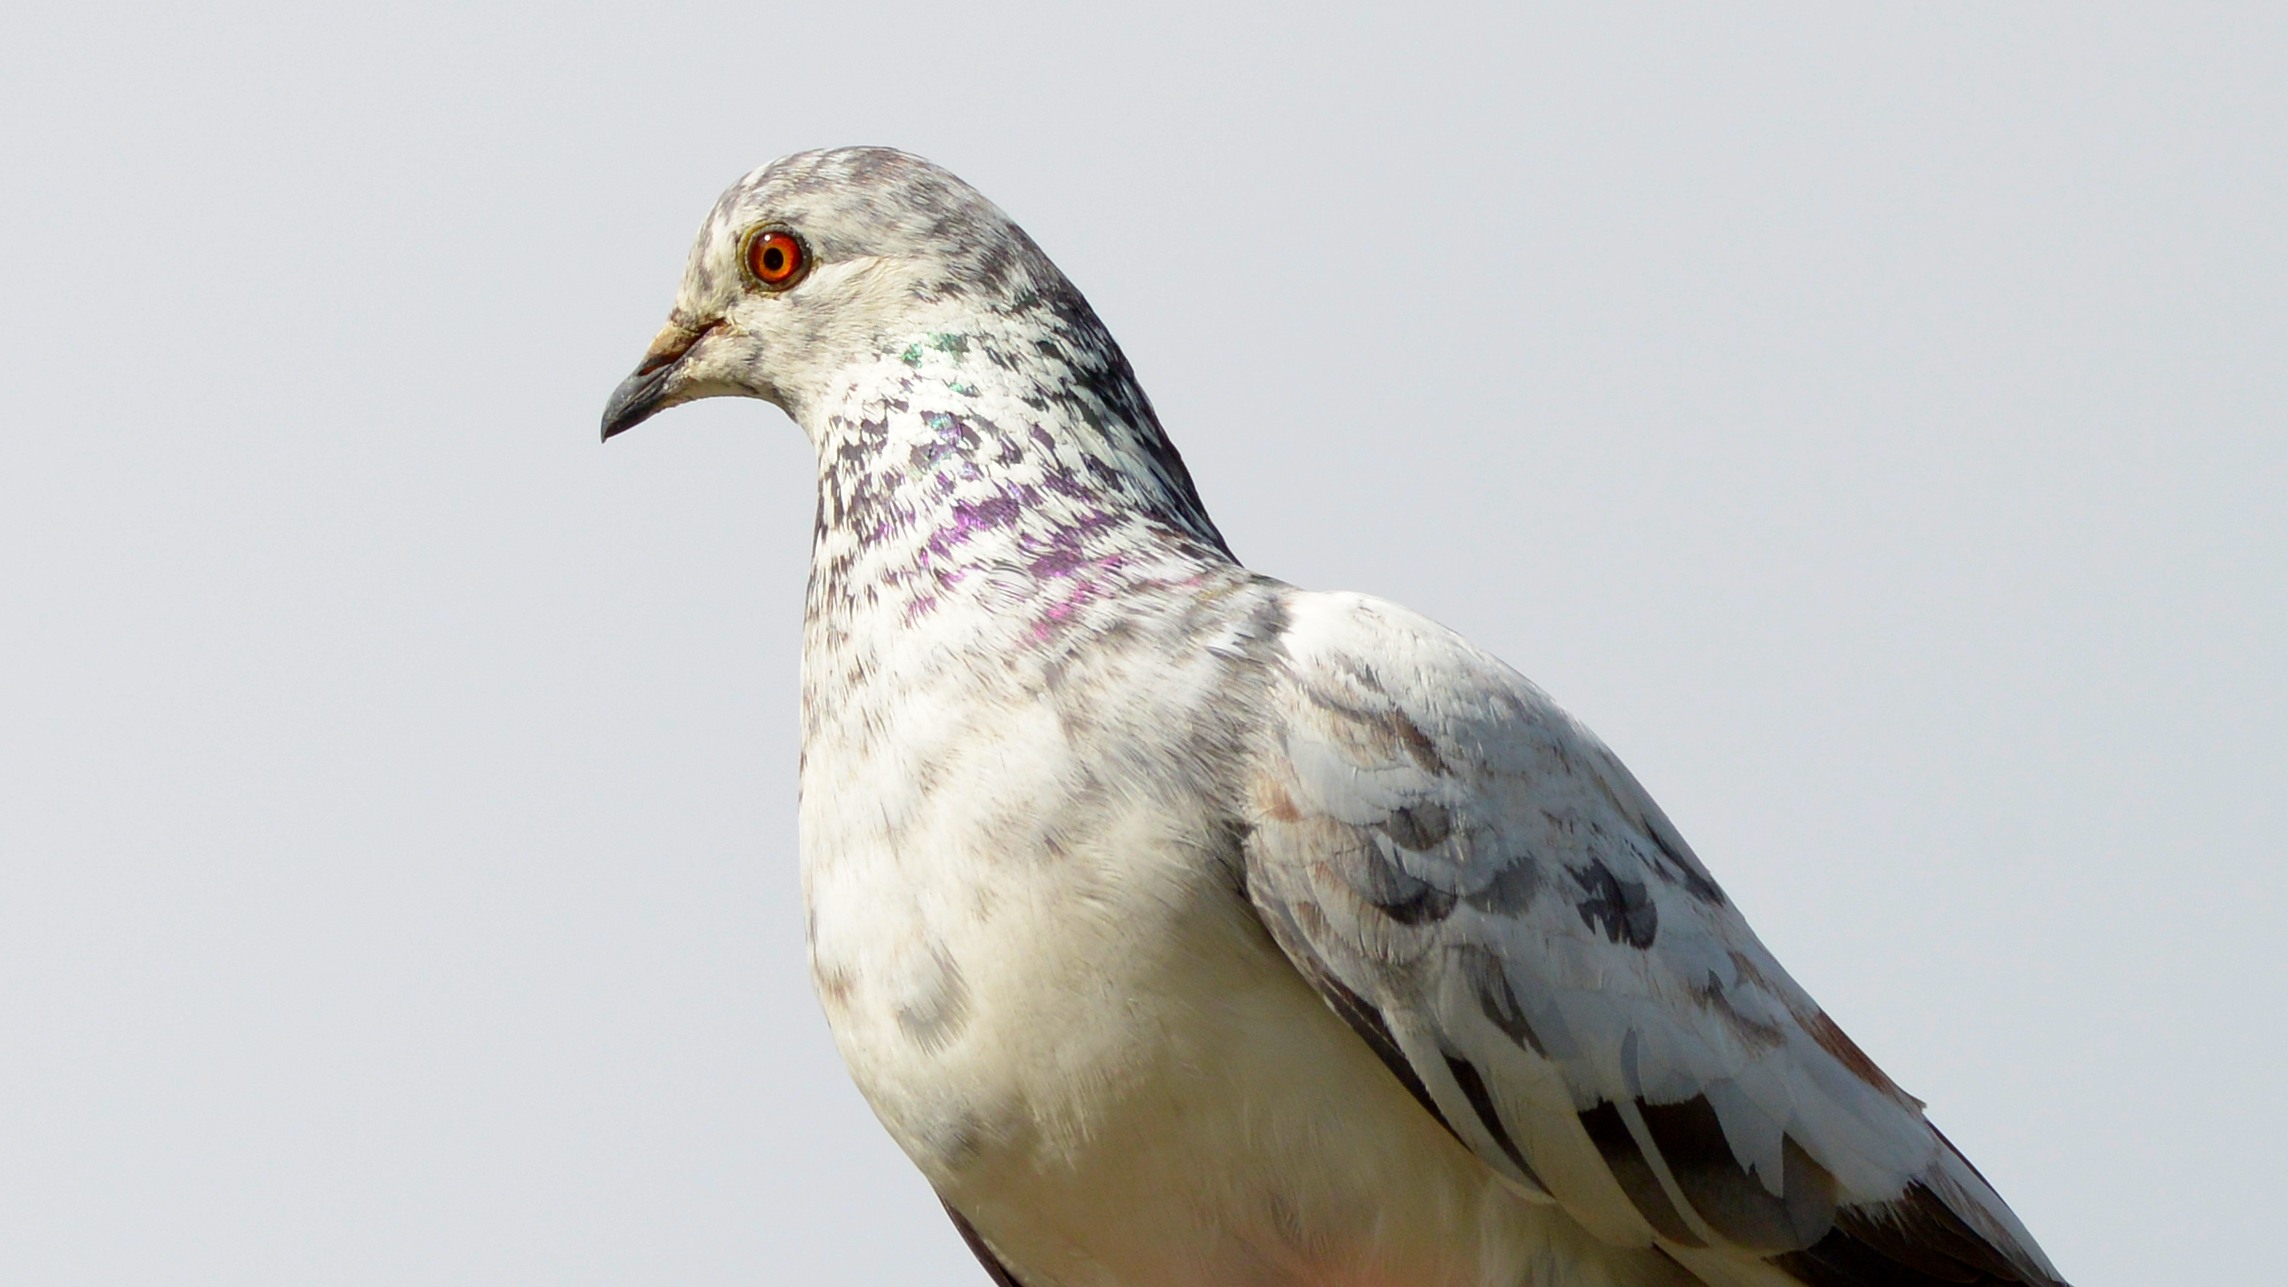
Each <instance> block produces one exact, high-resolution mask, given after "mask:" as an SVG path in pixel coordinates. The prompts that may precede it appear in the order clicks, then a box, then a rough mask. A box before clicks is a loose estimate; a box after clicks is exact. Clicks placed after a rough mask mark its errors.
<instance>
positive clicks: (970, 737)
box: [801, 659, 1246, 1179]
mask: <svg viewBox="0 0 2288 1287" xmlns="http://www.w3.org/2000/svg"><path fill="white" fill-rule="evenodd" d="M822 664H825V665H833V664H834V663H833V661H832V660H831V659H826V660H825V661H824V662H823V663H822ZM868 672H869V673H868V678H867V680H866V682H862V683H857V684H850V685H846V686H844V687H842V688H841V690H840V691H839V692H837V693H836V694H835V695H834V697H833V699H832V700H831V703H830V706H831V708H830V709H820V706H821V705H827V704H828V703H825V702H824V701H823V700H822V699H821V698H820V696H819V695H818V694H816V693H815V692H814V693H813V695H812V699H811V701H810V705H811V707H812V709H811V711H810V712H809V714H808V716H807V718H806V736H805V742H804V754H803V770H802V808H801V824H802V856H803V883H804V895H805V900H806V906H807V910H808V915H809V932H810V950H811V962H812V970H813V978H814V981H815V983H816V985H817V988H818V993H819V996H820V999H821V1001H822V1003H823V1005H824V1008H825V1010H826V1014H827V1018H828V1021H829V1023H830V1025H831V1026H832V1028H833V1031H834V1035H835V1039H836V1041H837V1043H838V1044H839V1046H840V1047H841V1050H842V1053H843V1056H844V1058H845V1059H846V1061H847V1062H848V1063H849V1066H850V1069H851V1072H852V1074H853V1076H854V1077H855V1078H856V1080H857V1082H858V1084H859V1086H860V1088H861V1089H862V1090H863V1091H864V1092H865V1093H866V1095H867V1098H868V1099H869V1101H870V1102H871V1103H872V1104H873V1106H874V1108H875V1110H876V1111H877V1112H878V1113H879V1114H880V1115H881V1116H882V1118H883V1120H884V1122H885V1124H887V1125H888V1126H889V1128H890V1130H891V1131H892V1133H893V1134H894V1135H896V1137H897V1138H898V1141H899V1143H900V1144H902V1145H903V1146H904V1147H905V1148H906V1149H907V1151H908V1152H909V1153H910V1154H912V1155H913V1156H914V1158H915V1159H916V1161H918V1162H919V1163H921V1165H922V1166H923V1168H924V1169H925V1170H927V1171H929V1172H930V1173H931V1176H932V1178H933V1179H943V1178H944V1177H946V1176H948V1175H950V1174H951V1173H953V1172H954V1171H957V1170H959V1169H961V1168H963V1167H964V1166H968V1165H971V1164H974V1163H975V1162H976V1161H977V1160H978V1158H979V1157H981V1156H982V1155H984V1154H986V1153H989V1152H995V1151H1007V1150H1010V1149H1018V1150H1022V1149H1026V1148H1032V1147H1036V1146H1038V1145H1039V1143H1040V1140H1041V1139H1042V1137H1043V1135H1042V1133H1043V1132H1047V1133H1048V1134H1050V1135H1055V1134H1058V1133H1060V1132H1064V1131H1067V1130H1069V1129H1079V1127H1078V1126H1077V1124H1076V1122H1075V1120H1074V1119H1075V1118H1076V1117H1078V1116H1085V1115H1087V1114H1089V1113H1091V1112H1094V1111H1096V1108H1095V1107H1094V1106H1091V1105H1089V1104H1086V1103H1081V1102H1077V1100H1076V1097H1075V1096H1074V1095H1073V1094H1071V1093H1070V1092H1071V1089H1072V1088H1073V1087H1076V1086H1094V1087H1103V1088H1109V1087H1112V1086H1113V1085H1114V1084H1115V1083H1117V1082H1118V1081H1119V1080H1120V1079H1121V1078H1123V1077H1128V1076H1141V1075H1146V1069H1145V1065H1146V1064H1148V1063H1149V1062H1150V1058H1149V1055H1148V1052H1149V1049H1150V1047H1151V1046H1152V1044H1153V1041H1154V1036H1153V1034H1154V1031H1155V1029H1156V1027H1157V1026H1159V1025H1162V1024H1164V1023H1165V1022H1167V1019H1166V1017H1165V1016H1164V1015H1162V1014H1161V1013H1159V1010H1160V1009H1161V1008H1163V999H1164V998H1166V997H1168V996H1169V994H1171V993H1172V992H1176V991H1180V990H1181V988H1182V987H1183V984H1182V982H1181V980H1178V979H1175V978H1171V977H1170V974H1171V971H1172V970H1173V971H1177V972H1180V971H1181V970H1182V969H1185V968H1189V966H1187V965H1184V964H1183V963H1181V962H1180V961H1179V960H1176V959H1173V958H1175V957H1176V956H1177V954H1178V953H1182V952H1189V953H1195V954H1196V952H1197V951H1198V950H1199V946H1200V945H1199V942H1198V940H1201V939H1203V938H1204V939H1215V938H1224V939H1229V938H1231V937H1232V936H1233V935H1235V934H1238V933H1240V932H1241V931H1242V930H1243V929H1244V928H1245V926H1244V923H1243V921H1242V917H1243V916H1244V914H1245V911H1246V909H1245V905H1244V901H1243V900H1242V899H1241V898H1240V896H1239V895H1238V894H1237V893H1236V892H1235V883H1236V882H1235V878H1234V877H1233V875H1232V871H1233V867H1232V864H1231V861H1230V860H1231V855H1230V854H1228V853H1222V852H1217V845H1218V843H1219V840H1218V837H1219V836H1220V835H1221V834H1223V833H1222V832H1221V831H1220V830H1219V828H1218V826H1217V824H1216V822H1215V821H1214V819H1213V818H1211V817H1208V816H1205V815H1204V811H1203V808H1202V805H1201V803H1200V802H1199V801H1198V800H1197V799H1193V798H1190V797H1188V796H1185V795H1180V794H1179V793H1177V792H1175V791H1172V790H1161V791H1155V790H1154V788H1153V784H1152V783H1151V782H1150V781H1149V776H1150V775H1148V774H1147V775H1143V776H1142V777H1140V776H1139V775H1138V773H1137V771H1136V767H1135V766H1134V765H1133V764H1124V763H1119V762H1116V761H1118V760H1120V759H1121V758H1122V757H1121V756H1120V755H1118V754H1117V753H1114V752H1112V751H1110V750H1109V749H1108V747H1107V746H1106V744H1105V743H1104V741H1103V740H1102V739H1099V738H1092V737H1089V736H1087V735H1085V734H1084V733H1083V732H1082V730H1079V729H1077V728H1075V727H1074V724H1073V716H1072V713H1071V711H1070V710H1068V709H1066V708H1065V706H1064V704H1063V703H1062V702H1060V701H1059V700H1057V697H1056V695H1055V694H1053V693H1050V692H1049V691H1048V690H1047V689H1046V688H1045V687H1044V686H1043V685H1041V684H1039V683H1037V682H1027V681H1026V680H1025V678H1024V677H1022V676H1012V675H1010V674H1009V673H1007V668H1006V667H1004V666H1002V665H1001V663H999V662H998V661H992V660H988V661H986V662H985V663H983V665H980V664H979V663H978V662H976V661H975V660H958V661H948V662H946V663H945V664H943V665H937V666H933V665H930V664H914V665H908V666H904V667H899V666H894V665H886V664H879V663H877V664H875V665H872V666H870V667H869V668H868ZM989 672H990V673H989ZM834 673H837V674H839V673H842V672H841V670H840V669H839V667H837V669H836V670H835V672H834ZM1128 696H1129V695H1128V694H1124V693H1121V692H1117V691H1106V692H1102V693H1098V694H1096V695H1095V696H1094V698H1093V700H1096V701H1101V702H1105V703H1110V704H1114V705H1117V704H1119V703H1121V702H1122V701H1123V700H1125V699H1126V698H1127V697H1128ZM1186 945H1189V946H1186ZM1219 950H1228V949H1219Z"/></svg>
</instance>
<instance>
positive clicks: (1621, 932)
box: [1566, 861, 1660, 949]
mask: <svg viewBox="0 0 2288 1287" xmlns="http://www.w3.org/2000/svg"><path fill="white" fill-rule="evenodd" d="M1566 870H1567V871H1568V872H1570V873H1571V874H1572V876H1573V880H1574V882H1575V883H1577V884H1579V885H1580V886H1581V890H1582V892H1583V893H1584V894H1585V895H1587V897H1585V898H1583V899H1582V900H1581V901H1580V902H1578V903H1576V904H1574V910H1575V911H1577V912H1579V913H1580V914H1581V923H1582V924H1583V925H1587V926H1589V927H1590V928H1591V929H1601V930H1603V931H1604V932H1605V937H1606V938H1609V939H1611V940H1612V941H1613V942H1615V943H1626V944H1628V945H1629V946H1630V947H1634V948H1640V949H1641V948H1648V947H1651V946H1652V940H1653V936H1654V935H1655V934H1657V933H1658V932H1659V930H1660V912H1659V909H1657V908H1655V907H1654V906H1653V904H1652V900H1651V899H1650V898H1647V897H1646V896H1645V885H1644V882H1643V881H1641V880H1622V879H1621V878H1620V877H1618V876H1615V875H1614V874H1613V872H1612V869H1611V868H1609V867H1607V866H1605V864H1603V863H1601V862H1594V861H1592V862H1591V863H1590V864H1589V865H1588V866H1586V867H1568V868H1567V869H1566Z"/></svg>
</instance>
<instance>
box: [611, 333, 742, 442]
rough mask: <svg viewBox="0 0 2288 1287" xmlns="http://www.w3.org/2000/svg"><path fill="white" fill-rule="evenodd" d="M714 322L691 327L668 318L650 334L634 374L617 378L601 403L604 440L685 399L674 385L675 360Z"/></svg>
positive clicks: (679, 358)
mask: <svg viewBox="0 0 2288 1287" xmlns="http://www.w3.org/2000/svg"><path fill="white" fill-rule="evenodd" d="M714 325H715V324H714V323H712V322H709V323H708V324H707V325H705V326H699V327H691V326H686V325H684V324H683V322H682V321H681V320H679V319H675V318H670V319H668V323H667V325H666V326H664V327H662V328H660V332H659V334H658V335H657V336H655V337H653V339H652V342H651V347H650V348H648V349H646V350H644V357H643V362H642V364H641V365H639V366H637V367H636V370H635V374H634V375H631V376H629V377H628V378H627V379H625V380H622V381H620V387H619V388H617V389H614V390H612V399H611V401H609V402H607V403H605V404H604V441H606V442H610V441H611V440H612V435H613V434H616V433H624V432H626V431H627V430H630V429H633V428H635V427H636V426H637V425H640V424H642V423H643V422H644V421H646V420H649V419H651V418H652V417H653V416H654V415H657V414H658V413H660V412H662V411H665V410H667V409H668V408H669V407H672V406H674V405H676V404H677V403H679V402H683V401H687V400H688V399H687V398H686V397H678V396H677V395H678V394H679V393H681V392H682V390H681V389H679V388H677V387H676V386H677V384H678V383H679V381H678V379H677V376H678V375H679V374H680V372H679V371H678V370H677V367H676V364H677V363H678V362H681V361H682V360H683V355H684V354H686V353H689V352H690V351H691V346H692V345H694V344H697V343H698V342H699V340H700V338H701V337H702V336H704V335H706V334H707V332H708V331H710V330H712V329H713V328H714Z"/></svg>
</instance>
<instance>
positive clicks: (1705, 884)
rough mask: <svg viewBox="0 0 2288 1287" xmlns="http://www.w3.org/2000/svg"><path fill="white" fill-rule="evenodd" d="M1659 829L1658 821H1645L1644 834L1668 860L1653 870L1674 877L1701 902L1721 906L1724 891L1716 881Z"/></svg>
mask: <svg viewBox="0 0 2288 1287" xmlns="http://www.w3.org/2000/svg"><path fill="white" fill-rule="evenodd" d="M1661 831H1662V828H1661V826H1660V824H1659V823H1658V822H1655V821H1653V820H1650V819H1648V820H1647V821H1646V825H1645V834H1646V835H1648V836H1651V837H1652V842H1653V844H1654V845H1655V846H1657V847H1658V848H1659V849H1660V852H1661V856H1662V857H1663V858H1666V859H1667V860H1668V861H1667V863H1666V864H1665V865H1664V866H1660V867H1656V868H1655V870H1657V871H1660V872H1662V873H1664V874H1666V875H1670V876H1672V877H1674V878H1675V880H1676V882H1677V883H1678V884H1680V885H1682V886H1684V889H1685V892H1687V893H1689V894H1691V895H1692V896H1693V897H1694V898H1697V899H1699V900H1700V901H1701V902H1703V903H1707V904H1709V905H1710V906H1713V907H1722V906H1723V905H1724V891H1723V890H1721V889H1718V888H1717V887H1716V882H1715V881H1714V880H1712V879H1710V878H1709V877H1708V875H1707V873H1706V872H1705V871H1703V870H1702V869H1701V866H1700V864H1699V863H1698V862H1697V861H1695V860H1693V859H1692V858H1691V857H1690V856H1689V851H1685V852H1679V851H1678V849H1677V847H1676V846H1675V845H1672V844H1670V843H1669V840H1668V837H1667V836H1664V835H1662V834H1661Z"/></svg>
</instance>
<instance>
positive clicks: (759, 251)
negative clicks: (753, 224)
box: [747, 229, 804, 290]
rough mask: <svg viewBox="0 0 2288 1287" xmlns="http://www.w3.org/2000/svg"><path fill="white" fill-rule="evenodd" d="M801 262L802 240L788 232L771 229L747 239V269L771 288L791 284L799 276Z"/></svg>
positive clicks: (784, 286) (784, 287)
mask: <svg viewBox="0 0 2288 1287" xmlns="http://www.w3.org/2000/svg"><path fill="white" fill-rule="evenodd" d="M803 264H804V259H803V253H802V243H801V242H799V241H796V240H795V239H794V234H793V233H791V232H781V231H778V230H777V229H773V230H771V231H770V232H765V233H758V234H756V235H755V236H754V237H752V238H749V239H748V241H747V271H748V272H750V273H753V274H754V275H755V280H756V281H759V282H761V283H762V284H763V285H765V286H769V287H771V288H772V289H774V290H784V289H786V288H787V287H789V286H792V285H794V282H795V279H796V278H797V277H800V276H802V270H803Z"/></svg>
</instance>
